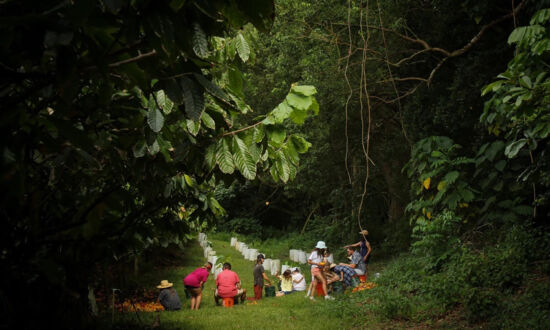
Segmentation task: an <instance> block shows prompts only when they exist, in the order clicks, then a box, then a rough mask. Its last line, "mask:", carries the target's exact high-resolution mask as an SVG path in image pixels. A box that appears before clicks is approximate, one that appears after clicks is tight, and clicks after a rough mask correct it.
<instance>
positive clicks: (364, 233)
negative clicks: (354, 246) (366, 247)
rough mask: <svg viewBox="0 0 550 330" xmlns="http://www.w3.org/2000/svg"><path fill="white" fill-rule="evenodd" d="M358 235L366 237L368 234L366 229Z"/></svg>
mask: <svg viewBox="0 0 550 330" xmlns="http://www.w3.org/2000/svg"><path fill="white" fill-rule="evenodd" d="M359 234H361V235H365V236H367V235H368V234H369V231H368V230H366V229H363V230H361V231H360V232H359Z"/></svg>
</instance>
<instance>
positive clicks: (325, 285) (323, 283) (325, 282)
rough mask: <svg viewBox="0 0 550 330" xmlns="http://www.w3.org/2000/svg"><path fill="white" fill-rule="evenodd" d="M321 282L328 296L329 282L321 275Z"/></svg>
mask: <svg viewBox="0 0 550 330" xmlns="http://www.w3.org/2000/svg"><path fill="white" fill-rule="evenodd" d="M319 281H321V285H322V286H323V291H324V292H325V295H328V289H327V280H325V278H324V277H323V275H319Z"/></svg>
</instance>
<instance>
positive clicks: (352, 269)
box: [157, 230, 372, 310]
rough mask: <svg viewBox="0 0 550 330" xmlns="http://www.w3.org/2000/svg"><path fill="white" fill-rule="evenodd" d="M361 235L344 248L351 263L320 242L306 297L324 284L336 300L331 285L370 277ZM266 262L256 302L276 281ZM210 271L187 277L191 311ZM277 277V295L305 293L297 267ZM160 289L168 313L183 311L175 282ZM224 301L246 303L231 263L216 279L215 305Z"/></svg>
mask: <svg viewBox="0 0 550 330" xmlns="http://www.w3.org/2000/svg"><path fill="white" fill-rule="evenodd" d="M360 234H361V235H362V239H361V240H360V241H359V242H357V243H354V244H350V245H346V246H345V248H346V252H347V255H348V259H349V262H348V263H343V262H341V263H339V264H335V263H334V257H333V255H332V253H331V252H330V251H329V249H328V247H327V246H326V244H325V242H323V241H319V242H317V244H316V246H315V249H314V250H313V251H312V253H311V255H310V256H309V258H308V261H307V262H308V264H310V265H311V276H312V279H311V283H310V286H309V289H308V291H307V294H306V297H309V298H310V299H314V295H315V292H316V290H315V289H316V287H317V285H318V284H321V286H322V289H323V292H324V297H325V299H334V298H333V297H332V296H331V295H330V294H329V293H330V292H329V291H330V290H329V288H330V285H331V284H332V283H334V282H337V281H340V282H342V284H343V286H344V287H351V286H352V285H353V283H352V281H353V279H354V278H356V277H358V276H362V275H364V276H368V269H367V264H368V262H369V259H370V255H371V251H372V248H371V246H370V243H369V242H368V240H367V238H366V236H367V235H368V231H367V230H362V231H361V232H360ZM264 260H265V256H264V255H263V254H259V255H258V256H257V258H256V265H255V266H254V269H253V275H254V298H255V299H256V300H259V299H261V298H262V292H263V289H264V286H272V285H273V282H272V281H271V280H270V279H269V277H268V276H267V275H266V273H265V269H264V267H263V263H264ZM211 270H212V263H210V262H207V263H206V264H204V266H202V267H200V268H197V269H195V270H194V271H193V272H191V273H190V274H189V275H187V276H186V277H185V278H184V280H183V283H184V285H185V289H186V291H187V292H188V293H189V295H190V296H191V309H199V307H200V304H201V300H202V289H203V288H204V283H205V282H206V280H207V279H208V275H209V273H210V271H211ZM276 276H277V277H278V279H279V280H280V283H279V284H280V286H279V290H278V292H277V293H276V296H284V295H288V294H291V293H293V292H297V291H298V292H299V291H302V292H303V291H306V279H305V277H304V276H303V275H302V274H301V273H300V270H299V269H298V268H297V267H296V268H293V269H286V270H285V271H284V272H283V273H282V274H281V275H279V273H278V272H277V274H276ZM157 288H159V289H160V293H159V298H158V300H159V302H160V303H161V304H162V306H163V307H164V309H165V310H179V309H181V301H180V299H179V297H178V294H177V292H176V290H175V289H174V288H173V284H172V283H170V282H168V281H167V280H162V281H161V283H160V285H158V286H157ZM224 298H233V299H240V300H241V301H245V300H246V290H245V289H244V288H242V286H241V280H240V279H239V276H238V275H237V273H235V272H234V271H232V270H231V264H230V263H228V262H226V263H224V264H223V270H222V272H221V273H219V274H218V276H217V278H216V291H215V292H214V300H215V301H216V304H219V303H220V300H221V299H224Z"/></svg>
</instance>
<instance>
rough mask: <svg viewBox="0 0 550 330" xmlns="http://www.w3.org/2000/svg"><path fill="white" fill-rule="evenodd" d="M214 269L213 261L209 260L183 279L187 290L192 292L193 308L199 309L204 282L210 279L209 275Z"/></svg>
mask: <svg viewBox="0 0 550 330" xmlns="http://www.w3.org/2000/svg"><path fill="white" fill-rule="evenodd" d="M210 270H212V263H211V262H207V263H205V264H204V266H202V267H200V268H197V269H195V270H194V271H192V272H191V273H190V274H189V275H187V276H186V277H185V278H184V279H183V284H184V285H185V288H186V289H187V291H188V292H189V293H190V294H191V309H192V310H193V309H199V307H200V305H201V300H202V289H203V288H204V282H206V280H207V279H208V275H209V274H210V273H209V272H210Z"/></svg>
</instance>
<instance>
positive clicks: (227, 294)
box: [214, 262, 246, 305]
mask: <svg viewBox="0 0 550 330" xmlns="http://www.w3.org/2000/svg"><path fill="white" fill-rule="evenodd" d="M235 297H237V298H238V297H240V298H241V302H243V301H244V300H245V299H246V290H245V289H242V288H241V280H240V279H239V276H238V275H237V273H235V272H234V271H232V270H231V264H230V263H228V262H226V263H224V264H223V271H222V272H221V273H219V274H218V277H217V278H216V292H215V293H214V300H216V305H219V299H220V298H235Z"/></svg>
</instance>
